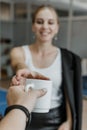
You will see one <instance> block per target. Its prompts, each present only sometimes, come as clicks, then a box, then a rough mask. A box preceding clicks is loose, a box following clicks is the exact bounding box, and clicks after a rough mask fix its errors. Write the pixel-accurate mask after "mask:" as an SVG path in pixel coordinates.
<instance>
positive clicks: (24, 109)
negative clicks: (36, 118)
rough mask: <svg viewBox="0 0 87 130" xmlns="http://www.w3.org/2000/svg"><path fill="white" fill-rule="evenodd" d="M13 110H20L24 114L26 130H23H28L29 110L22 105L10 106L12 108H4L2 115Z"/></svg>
mask: <svg viewBox="0 0 87 130" xmlns="http://www.w3.org/2000/svg"><path fill="white" fill-rule="evenodd" d="M13 109H20V110H22V111H23V112H24V113H25V114H26V117H27V120H26V129H25V130H28V129H29V128H28V127H29V125H30V122H31V114H30V112H29V110H28V109H27V108H26V107H24V106H22V105H12V106H8V107H7V108H6V110H5V114H4V115H6V114H7V113H8V112H10V111H11V110H13Z"/></svg>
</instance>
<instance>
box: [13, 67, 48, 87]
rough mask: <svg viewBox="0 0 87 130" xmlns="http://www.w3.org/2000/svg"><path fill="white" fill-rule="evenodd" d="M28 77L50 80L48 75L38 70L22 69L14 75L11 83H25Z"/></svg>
mask: <svg viewBox="0 0 87 130" xmlns="http://www.w3.org/2000/svg"><path fill="white" fill-rule="evenodd" d="M26 78H29V79H42V80H49V78H48V77H45V76H44V75H42V74H40V73H38V72H35V71H30V70H29V69H20V70H18V71H17V73H16V75H15V76H13V78H12V82H11V85H25V81H26Z"/></svg>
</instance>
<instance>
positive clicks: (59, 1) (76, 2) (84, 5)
mask: <svg viewBox="0 0 87 130" xmlns="http://www.w3.org/2000/svg"><path fill="white" fill-rule="evenodd" d="M0 1H5V2H7V1H10V2H30V3H31V2H32V3H36V4H40V3H44V2H45V3H50V4H52V5H53V6H54V7H56V8H59V9H66V10H68V9H69V8H70V1H71V0H0ZM73 10H80V11H87V0H73Z"/></svg>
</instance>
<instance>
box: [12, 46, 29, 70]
mask: <svg viewBox="0 0 87 130" xmlns="http://www.w3.org/2000/svg"><path fill="white" fill-rule="evenodd" d="M10 60H11V66H12V68H13V70H14V72H17V71H18V70H19V69H23V68H27V65H26V64H25V56H24V51H23V49H22V47H15V48H13V49H12V50H11V52H10Z"/></svg>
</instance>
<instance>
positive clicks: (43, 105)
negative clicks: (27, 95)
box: [25, 79, 52, 113]
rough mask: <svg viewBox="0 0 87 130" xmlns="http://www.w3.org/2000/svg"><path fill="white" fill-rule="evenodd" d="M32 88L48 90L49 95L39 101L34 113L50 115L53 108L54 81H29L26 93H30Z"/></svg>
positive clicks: (27, 81)
mask: <svg viewBox="0 0 87 130" xmlns="http://www.w3.org/2000/svg"><path fill="white" fill-rule="evenodd" d="M30 87H31V88H33V89H43V88H46V90H47V93H46V94H45V95H44V96H42V97H40V98H38V99H37V102H36V105H35V108H34V110H33V112H36V113H48V112H49V110H50V106H51V93H52V81H51V80H41V79H27V80H26V87H25V91H28V89H29V88H30Z"/></svg>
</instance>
